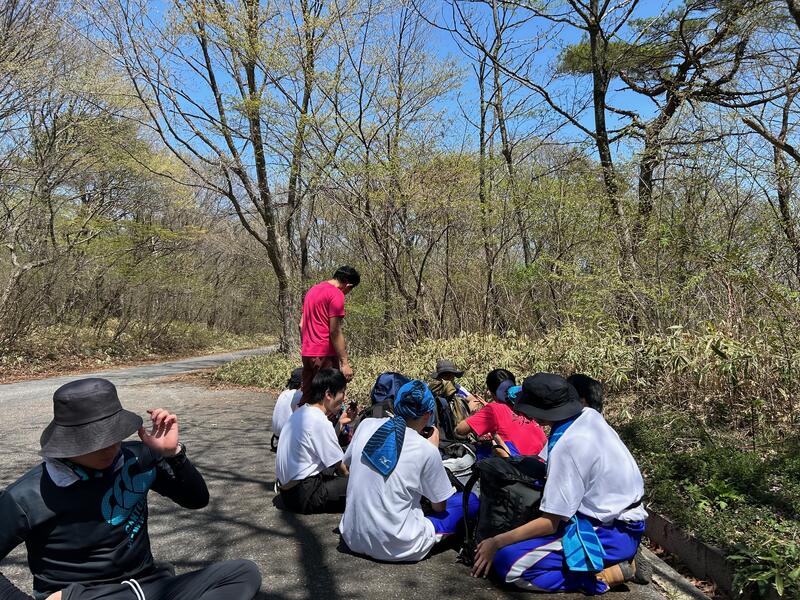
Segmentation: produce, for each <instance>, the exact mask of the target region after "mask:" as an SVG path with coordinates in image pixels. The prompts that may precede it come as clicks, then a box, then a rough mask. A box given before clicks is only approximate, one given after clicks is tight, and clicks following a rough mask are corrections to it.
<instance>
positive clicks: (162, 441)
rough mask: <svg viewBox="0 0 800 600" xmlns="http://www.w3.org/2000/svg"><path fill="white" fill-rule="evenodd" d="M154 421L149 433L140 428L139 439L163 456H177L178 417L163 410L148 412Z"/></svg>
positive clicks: (157, 409) (155, 409) (154, 409)
mask: <svg viewBox="0 0 800 600" xmlns="http://www.w3.org/2000/svg"><path fill="white" fill-rule="evenodd" d="M147 414H149V415H150V420H151V421H152V428H151V429H150V431H149V432H148V431H147V430H145V428H144V427H140V428H139V437H140V438H141V440H142V442H143V443H144V445H145V446H147V447H148V448H150V449H151V450H153V451H155V452H158V453H159V454H161V455H162V456H167V457H169V456H175V455H176V454H177V453H178V417H176V416H175V415H173V414H172V413H170V412H169V411H167V410H164V409H163V408H153V409H151V410H148V411H147Z"/></svg>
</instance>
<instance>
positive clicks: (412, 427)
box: [339, 381, 477, 562]
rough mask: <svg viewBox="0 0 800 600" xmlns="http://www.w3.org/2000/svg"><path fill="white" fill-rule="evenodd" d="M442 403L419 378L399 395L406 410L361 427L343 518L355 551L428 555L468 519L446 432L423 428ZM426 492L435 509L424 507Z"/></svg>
mask: <svg viewBox="0 0 800 600" xmlns="http://www.w3.org/2000/svg"><path fill="white" fill-rule="evenodd" d="M434 409H435V407H434V399H433V396H432V394H431V393H430V390H428V388H427V386H425V384H424V383H422V382H421V381H411V382H409V383H408V384H406V385H404V386H403V387H402V388H400V391H399V392H398V394H397V400H396V401H395V412H396V413H399V414H400V415H404V416H401V417H398V416H395V417H394V418H392V419H366V420H365V421H364V422H363V423H362V424H361V426H360V427H359V428H358V429H357V430H356V434H355V436H354V437H353V441H352V443H351V444H350V446H349V447H348V449H347V452H346V454H345V459H344V460H345V464H347V465H348V466H349V467H350V483H349V484H348V488H347V506H346V508H345V512H344V515H343V516H342V521H341V523H340V525H339V529H340V531H341V533H342V539H343V540H344V542H345V543H346V544H347V546H348V547H349V548H350V549H351V550H352V551H353V552H357V553H359V554H365V555H367V556H370V557H372V558H375V559H378V560H385V561H408V562H411V561H418V560H422V559H423V558H425V556H426V555H427V554H428V553H429V552H430V551H431V548H433V545H434V544H435V543H436V542H437V541H439V540H440V539H442V538H443V537H444V536H446V535H450V534H452V533H454V532H455V529H456V527H457V525H458V524H459V523H460V522H461V521H462V520H463V509H462V508H461V497H460V495H458V494H454V493H455V488H453V485H452V484H451V483H450V479H449V478H448V476H447V472H446V471H445V468H444V465H443V464H442V459H441V456H440V455H439V450H438V432H436V430H435V429H434V431H433V435H431V437H430V438H429V439H426V438H424V437H423V436H422V435H420V432H421V431H422V430H423V429H424V428H425V426H426V424H427V422H428V419H429V418H430V416H431V414H432V412H433V410H434ZM423 497H424V498H427V499H428V500H429V501H430V502H431V506H432V509H433V511H434V513H433V514H431V515H428V516H426V515H425V513H424V512H423V509H422V505H421V500H422V498H423ZM470 506H471V508H475V509H476V508H477V506H475V507H472V504H471V505H470Z"/></svg>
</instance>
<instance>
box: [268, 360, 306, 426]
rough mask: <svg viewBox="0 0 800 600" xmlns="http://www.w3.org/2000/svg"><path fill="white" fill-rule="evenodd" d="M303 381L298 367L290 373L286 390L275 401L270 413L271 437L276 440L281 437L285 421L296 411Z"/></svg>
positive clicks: (301, 394)
mask: <svg viewBox="0 0 800 600" xmlns="http://www.w3.org/2000/svg"><path fill="white" fill-rule="evenodd" d="M302 381H303V367H298V368H297V369H295V370H294V371H292V374H291V376H290V377H289V381H287V382H286V389H285V390H283V391H282V392H281V393H280V394H279V395H278V399H277V400H276V401H275V408H274V409H273V411H272V436H273V437H274V438H275V440H277V439H278V438H279V437H281V430H282V429H283V426H284V425H286V421H288V420H289V417H291V416H292V413H293V412H294V411H295V410H297V405H298V403H299V402H300V398H302V397H303V392H302V391H301V390H300V385H301V384H302Z"/></svg>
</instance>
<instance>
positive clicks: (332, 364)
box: [300, 266, 361, 404]
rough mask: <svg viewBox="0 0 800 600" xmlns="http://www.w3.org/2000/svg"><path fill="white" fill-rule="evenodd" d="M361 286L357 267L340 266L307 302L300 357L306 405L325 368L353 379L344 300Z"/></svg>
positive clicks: (315, 287)
mask: <svg viewBox="0 0 800 600" xmlns="http://www.w3.org/2000/svg"><path fill="white" fill-rule="evenodd" d="M359 283H361V275H359V274H358V271H356V270H355V269H354V268H353V267H348V266H344V267H339V268H338V269H337V270H336V273H334V274H333V278H332V279H329V280H328V281H323V282H322V283H318V284H317V285H315V286H314V287H312V288H311V289H310V290H308V292H307V293H306V297H305V299H304V300H303V316H302V317H301V318H300V337H301V339H302V346H301V349H300V354H301V357H302V359H303V384H302V388H301V389H302V391H303V398H301V400H300V404H303V403H304V402H305V401H306V399H307V398H308V397H309V394H310V392H311V382H312V380H313V379H314V375H316V374H317V373H319V371H320V370H321V369H339V370H341V372H342V374H343V375H344V378H345V380H347V381H350V380H351V379H352V378H353V368H352V367H351V366H350V361H349V359H348V358H347V349H346V348H345V343H344V332H343V331H342V320H343V319H344V297H345V296H346V295H347V294H349V293H350V292H351V291H352V290H353V288H354V287H356V286H357V285H358V284H359Z"/></svg>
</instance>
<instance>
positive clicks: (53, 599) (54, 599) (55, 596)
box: [45, 591, 61, 600]
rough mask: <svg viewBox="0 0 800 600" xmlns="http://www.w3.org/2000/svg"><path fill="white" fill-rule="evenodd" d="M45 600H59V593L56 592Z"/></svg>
mask: <svg viewBox="0 0 800 600" xmlns="http://www.w3.org/2000/svg"><path fill="white" fill-rule="evenodd" d="M45 600H61V592H60V591H59V592H56V593H55V594H50V595H49V596H48V597H47V598H45Z"/></svg>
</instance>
